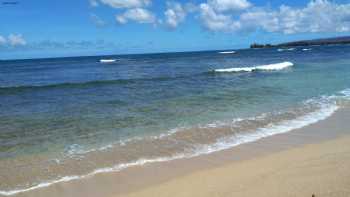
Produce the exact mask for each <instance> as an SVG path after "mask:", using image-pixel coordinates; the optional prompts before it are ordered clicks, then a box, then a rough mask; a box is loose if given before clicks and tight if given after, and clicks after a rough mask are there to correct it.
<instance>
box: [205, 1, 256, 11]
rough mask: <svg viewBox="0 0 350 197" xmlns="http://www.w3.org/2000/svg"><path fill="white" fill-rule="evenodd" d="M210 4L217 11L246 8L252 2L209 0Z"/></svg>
mask: <svg viewBox="0 0 350 197" xmlns="http://www.w3.org/2000/svg"><path fill="white" fill-rule="evenodd" d="M208 5H209V6H210V7H212V8H213V9H215V10H217V11H229V10H233V11H235V10H244V9H247V8H249V7H250V6H251V5H252V4H251V3H250V2H249V1H247V0H208Z"/></svg>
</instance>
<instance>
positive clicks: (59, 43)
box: [0, 0, 350, 59]
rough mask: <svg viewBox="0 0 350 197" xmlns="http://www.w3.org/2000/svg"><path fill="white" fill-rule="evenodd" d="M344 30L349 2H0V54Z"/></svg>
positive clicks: (123, 50) (215, 46)
mask: <svg viewBox="0 0 350 197" xmlns="http://www.w3.org/2000/svg"><path fill="white" fill-rule="evenodd" d="M349 32H350V0H332V1H331V0H293V1H290V0H267V1H265V0H193V1H184V0H177V1H171V0H169V1H160V0H73V1H72V0H59V1H58V0H51V1H47V0H0V59H22V58H41V57H65V56H85V55H104V54H130V53H156V52H173V51H198V50H223V49H238V48H247V47H249V45H250V44H251V43H253V42H257V43H272V44H274V43H280V42H287V41H293V40H301V39H313V38H321V37H333V36H345V35H350V33H349Z"/></svg>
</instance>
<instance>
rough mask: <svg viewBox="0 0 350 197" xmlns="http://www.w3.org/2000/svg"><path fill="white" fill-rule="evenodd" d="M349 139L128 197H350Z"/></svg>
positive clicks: (230, 167) (294, 150) (264, 158)
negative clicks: (313, 196)
mask: <svg viewBox="0 0 350 197" xmlns="http://www.w3.org/2000/svg"><path fill="white" fill-rule="evenodd" d="M349 166H350V136H345V137H340V138H337V139H333V140H329V141H326V142H321V143H318V144H309V145H305V146H302V147H298V148H292V149H288V150H284V151H281V152H277V153H273V154H270V155H267V156H262V157H257V158H254V159H250V160H243V161H241V162H234V163H231V164H227V165H224V166H222V167H218V168H214V169H208V170H202V171H198V172H195V173H193V174H189V175H186V176H184V177H178V178H175V179H173V180H170V181H168V182H164V183H162V184H159V185H155V186H153V187H149V188H145V189H143V190H140V191H137V192H134V193H129V194H128V195H125V196H127V197H139V196H143V197H153V196H162V197H171V196H176V197H182V196H183V197H185V196H186V197H190V196H201V197H215V196H218V197H221V196H222V197H228V196H237V197H240V196H243V197H245V196H247V197H248V196H249V197H252V196H259V197H264V196H266V197H274V196H276V197H277V196H278V197H281V196H284V197H285V196H310V197H311V196H312V195H315V196H316V197H318V196H327V197H333V196H334V197H342V196H344V197H348V196H350V170H349Z"/></svg>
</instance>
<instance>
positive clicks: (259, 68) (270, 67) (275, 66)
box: [214, 62, 294, 72]
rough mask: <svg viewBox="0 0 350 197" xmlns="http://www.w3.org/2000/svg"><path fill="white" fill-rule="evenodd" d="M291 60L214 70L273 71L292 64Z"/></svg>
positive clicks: (216, 70)
mask: <svg viewBox="0 0 350 197" xmlns="http://www.w3.org/2000/svg"><path fill="white" fill-rule="evenodd" d="M293 65H294V64H293V63H292V62H281V63H277V64H267V65H261V66H252V67H238V68H223V69H215V70H214V71H215V72H253V71H273V70H282V69H285V68H288V67H291V66H293Z"/></svg>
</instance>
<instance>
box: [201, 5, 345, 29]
mask: <svg viewBox="0 0 350 197" xmlns="http://www.w3.org/2000/svg"><path fill="white" fill-rule="evenodd" d="M200 19H201V21H202V24H203V26H204V27H205V28H207V29H209V30H211V31H222V32H242V31H255V30H257V29H261V30H263V31H266V32H279V33H284V34H294V33H310V32H348V31H350V3H348V4H336V3H334V2H330V1H327V0H312V1H310V2H309V3H308V4H307V5H306V6H305V7H303V8H292V7H289V6H285V5H282V6H280V7H279V8H278V9H277V10H269V9H264V8H258V7H251V8H249V9H247V10H245V11H243V12H240V13H237V12H236V11H231V12H228V11H223V10H221V11H220V9H217V8H214V6H213V5H210V4H205V3H204V4H201V5H200Z"/></svg>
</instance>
